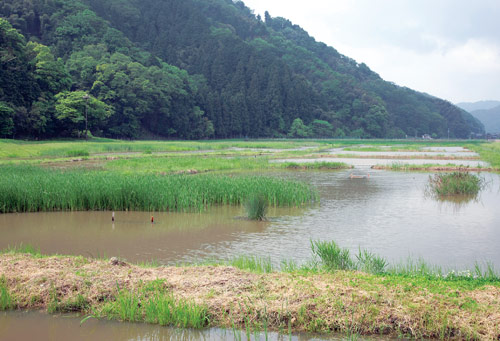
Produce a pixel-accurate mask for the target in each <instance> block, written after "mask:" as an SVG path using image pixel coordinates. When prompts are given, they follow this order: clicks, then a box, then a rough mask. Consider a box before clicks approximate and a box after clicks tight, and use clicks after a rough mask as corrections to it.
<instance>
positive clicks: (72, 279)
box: [0, 242, 500, 340]
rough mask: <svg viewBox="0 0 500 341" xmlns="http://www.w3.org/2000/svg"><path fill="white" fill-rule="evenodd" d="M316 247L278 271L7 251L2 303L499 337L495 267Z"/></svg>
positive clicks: (132, 315) (126, 316)
mask: <svg viewBox="0 0 500 341" xmlns="http://www.w3.org/2000/svg"><path fill="white" fill-rule="evenodd" d="M312 249H313V254H314V256H315V258H314V259H313V260H312V261H311V262H309V263H308V264H304V265H301V266H297V265H294V264H293V262H284V264H285V263H286V266H285V265H282V269H281V270H280V271H277V270H275V269H273V267H272V265H271V262H270V260H269V259H263V258H258V257H244V256H242V257H238V258H236V259H234V260H232V261H229V262H228V263H222V264H221V263H219V264H205V265H195V266H192V265H191V266H181V267H147V266H140V267H139V266H135V265H131V264H126V263H120V262H118V263H117V264H115V265H113V263H110V262H109V261H107V260H93V259H87V258H84V257H81V256H80V257H78V256H77V257H75V256H73V257H71V256H44V255H41V254H40V252H39V251H37V250H36V249H34V248H32V247H20V248H11V249H10V250H4V251H3V252H2V253H1V254H0V271H1V273H2V277H1V278H0V295H1V296H0V309H2V310H6V309H13V308H21V309H30V308H34V309H35V308H45V309H47V310H48V311H49V312H53V313H55V312H68V311H79V312H82V313H84V314H87V315H88V316H89V317H96V318H105V319H118V320H122V321H133V322H147V323H158V324H161V325H172V326H177V327H190V328H191V327H193V328H201V327H207V326H211V327H225V328H233V330H234V329H242V330H246V331H247V333H249V332H250V331H255V330H264V331H265V330H267V329H268V328H269V330H277V331H281V332H282V333H284V334H288V333H289V332H303V331H307V332H320V333H332V332H335V333H344V334H349V335H361V334H362V335H373V334H381V335H389V336H393V337H394V336H399V337H410V338H439V339H450V338H451V339H469V340H483V339H496V338H497V337H498V336H500V328H499V326H500V306H499V305H498V302H499V300H500V278H499V276H498V274H497V273H496V272H495V271H494V270H493V268H492V267H491V266H490V267H488V268H487V269H483V270H481V269H479V267H476V269H475V270H473V271H463V272H455V271H450V272H448V273H447V274H446V275H443V274H439V272H436V270H435V269H436V268H434V270H431V269H432V268H433V267H431V266H429V265H425V263H422V262H415V263H409V264H407V265H406V266H404V267H401V266H399V267H389V266H388V265H387V264H383V262H382V258H380V257H377V256H375V255H373V254H371V253H370V252H368V251H366V250H360V252H359V254H358V255H355V257H354V258H352V257H351V256H350V255H349V252H348V251H346V250H345V249H342V248H341V247H339V246H338V245H336V244H335V243H333V242H313V243H312ZM25 252H28V253H25ZM381 262H382V263H381ZM369 264H371V265H369ZM376 264H378V265H376ZM228 265H230V266H228ZM367 265H368V266H367ZM373 265H375V266H373ZM39 269H44V270H43V271H39ZM239 269H244V270H239ZM362 269H363V270H366V271H360V270H362ZM68 288H72V289H71V290H67V289H68Z"/></svg>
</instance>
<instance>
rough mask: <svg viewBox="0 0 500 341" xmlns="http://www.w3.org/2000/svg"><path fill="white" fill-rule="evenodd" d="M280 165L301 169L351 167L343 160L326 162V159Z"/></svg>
mask: <svg viewBox="0 0 500 341" xmlns="http://www.w3.org/2000/svg"><path fill="white" fill-rule="evenodd" d="M281 166H282V167H283V168H286V169H303V170H322V169H324V170H332V169H347V168H351V166H349V165H348V164H346V163H343V162H328V161H318V162H308V163H298V162H283V163H281Z"/></svg>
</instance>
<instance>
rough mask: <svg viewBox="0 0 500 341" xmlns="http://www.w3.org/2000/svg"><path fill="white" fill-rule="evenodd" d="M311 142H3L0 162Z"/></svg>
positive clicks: (280, 146)
mask: <svg viewBox="0 0 500 341" xmlns="http://www.w3.org/2000/svg"><path fill="white" fill-rule="evenodd" d="M317 145H318V143H317V142H315V141H309V140H305V141H304V140H249V141H246V140H203V141H121V140H112V139H103V138H92V139H91V140H89V141H84V140H53V141H22V140H7V139H0V158H32V157H65V156H68V153H70V152H71V151H75V150H78V151H84V152H86V153H88V154H90V155H92V154H100V153H146V152H148V153H149V152H151V153H158V152H185V151H199V150H224V149H230V148H259V149H260V148H262V149H271V148H272V149H291V148H300V147H306V146H317Z"/></svg>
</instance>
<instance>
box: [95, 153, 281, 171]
mask: <svg viewBox="0 0 500 341" xmlns="http://www.w3.org/2000/svg"><path fill="white" fill-rule="evenodd" d="M273 166H274V164H270V163H269V161H268V159H267V158H265V157H259V158H249V157H232V158H228V157H216V156H209V157H207V156H201V155H169V156H150V157H136V158H131V159H117V160H112V161H108V162H106V164H105V165H104V167H105V169H106V170H110V171H114V172H121V173H125V174H131V173H135V174H136V173H162V174H169V173H176V172H177V173H180V172H189V171H190V172H193V171H195V172H207V171H231V170H246V171H252V170H263V169H268V168H271V167H273Z"/></svg>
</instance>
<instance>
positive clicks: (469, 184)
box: [427, 172, 485, 198]
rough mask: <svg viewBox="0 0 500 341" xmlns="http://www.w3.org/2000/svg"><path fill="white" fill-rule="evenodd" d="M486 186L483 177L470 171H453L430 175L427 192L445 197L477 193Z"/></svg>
mask: <svg viewBox="0 0 500 341" xmlns="http://www.w3.org/2000/svg"><path fill="white" fill-rule="evenodd" d="M484 186H485V181H484V179H483V178H482V177H480V176H478V175H475V174H470V173H469V172H452V173H443V174H434V175H433V176H429V183H428V187H427V193H428V194H430V195H432V196H435V197H438V198H443V197H447V196H453V195H477V194H478V193H479V192H480V191H481V189H483V187H484Z"/></svg>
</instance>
